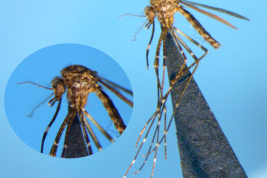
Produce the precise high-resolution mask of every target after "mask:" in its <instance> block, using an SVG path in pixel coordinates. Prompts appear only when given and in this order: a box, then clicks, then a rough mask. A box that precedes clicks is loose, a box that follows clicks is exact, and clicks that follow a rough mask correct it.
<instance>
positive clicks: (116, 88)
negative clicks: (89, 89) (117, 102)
mask: <svg viewBox="0 0 267 178" xmlns="http://www.w3.org/2000/svg"><path fill="white" fill-rule="evenodd" d="M96 78H97V79H98V82H99V83H101V84H102V85H104V86H105V87H106V88H107V89H109V90H110V91H111V92H112V93H114V94H115V95H116V96H118V97H119V98H120V99H121V100H123V101H124V102H125V103H127V104H128V105H129V106H131V107H133V102H132V101H130V100H129V99H128V98H126V97H125V96H123V95H122V94H121V93H120V92H119V90H121V91H123V92H125V93H127V94H129V95H131V96H133V92H132V91H131V90H129V89H126V88H124V87H122V86H120V85H118V84H116V83H114V82H111V81H109V80H107V79H104V78H102V77H100V76H98V75H97V76H96Z"/></svg>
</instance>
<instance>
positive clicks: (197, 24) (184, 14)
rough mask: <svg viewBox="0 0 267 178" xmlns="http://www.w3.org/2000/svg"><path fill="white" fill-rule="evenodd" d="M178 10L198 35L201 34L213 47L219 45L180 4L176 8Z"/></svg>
mask: <svg viewBox="0 0 267 178" xmlns="http://www.w3.org/2000/svg"><path fill="white" fill-rule="evenodd" d="M178 12H180V13H181V14H182V15H183V16H184V17H185V18H186V19H187V20H188V22H189V23H190V24H191V25H192V26H193V27H194V28H195V29H196V31H197V32H198V33H199V34H200V36H202V37H203V38H204V39H205V41H207V42H208V43H209V44H210V45H211V46H213V47H214V48H215V49H217V48H219V47H220V44H219V43H218V42H217V41H216V40H215V39H214V38H212V36H211V35H210V34H209V32H207V31H206V30H205V29H204V28H203V26H202V25H201V24H200V23H199V21H198V20H197V19H196V18H195V17H194V16H193V15H192V14H191V13H190V12H188V11H187V10H185V9H183V8H182V6H181V7H180V8H179V9H178Z"/></svg>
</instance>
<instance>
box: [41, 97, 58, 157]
mask: <svg viewBox="0 0 267 178" xmlns="http://www.w3.org/2000/svg"><path fill="white" fill-rule="evenodd" d="M60 105H61V99H59V101H58V105H57V109H56V112H55V114H54V116H53V118H52V120H51V121H50V123H49V124H48V126H47V127H46V129H45V132H44V134H43V138H42V144H41V153H43V148H44V141H45V138H46V135H47V133H48V131H49V129H50V127H51V125H52V124H53V123H54V121H55V120H56V118H57V115H58V112H59V110H60Z"/></svg>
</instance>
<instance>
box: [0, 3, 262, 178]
mask: <svg viewBox="0 0 267 178" xmlns="http://www.w3.org/2000/svg"><path fill="white" fill-rule="evenodd" d="M197 2H198V3H203V4H207V5H211V6H215V7H221V8H224V9H227V10H231V11H234V12H237V13H240V14H242V15H244V16H246V17H248V18H249V19H251V21H250V22H248V21H244V20H240V19H236V18H233V17H230V16H227V15H224V14H222V15H221V14H220V13H216V14H218V15H220V16H221V17H223V18H225V19H226V20H229V22H231V23H232V24H233V25H235V26H236V27H237V28H238V30H234V29H231V28H229V27H227V26H225V25H224V24H221V23H219V22H216V21H215V20H213V19H211V18H209V17H207V16H204V15H202V14H199V13H197V12H194V11H193V10H190V12H192V13H193V14H194V15H195V17H197V19H198V20H199V21H200V22H201V23H202V25H203V26H204V27H205V28H206V30H207V31H208V32H209V33H210V34H211V35H212V36H213V37H214V38H215V39H216V40H218V41H219V42H220V43H221V44H222V47H221V48H220V49H218V50H214V49H213V48H212V47H211V46H209V44H208V43H206V42H204V40H203V39H202V38H201V37H200V36H199V35H198V34H197V32H196V31H195V30H194V29H193V28H192V27H191V26H190V24H189V23H188V22H187V21H186V20H185V19H184V17H182V16H181V15H179V14H178V13H177V14H176V16H175V23H174V26H176V27H177V28H179V29H180V30H182V31H183V32H185V33H186V34H187V35H189V36H191V37H192V38H194V39H195V40H197V41H199V42H200V43H201V44H202V45H204V46H205V47H207V48H208V49H209V53H208V55H207V56H206V57H205V58H204V59H203V60H202V61H201V63H200V66H199V68H198V70H197V72H196V74H195V76H194V78H195V80H196V81H197V83H198V85H199V87H200V89H201V91H202V93H203V94H204V96H205V98H206V100H207V102H208V103H209V105H210V107H211V109H212V111H213V113H214V114H215V117H216V118H217V120H218V122H219V124H220V126H221V127H222V130H223V131H224V133H225V135H226V137H227V139H228V141H229V142H230V144H231V146H232V148H233V150H234V152H235V153H236V155H237V157H238V159H239V161H240V162H241V164H242V166H243V167H244V169H245V171H246V173H247V175H248V176H249V177H260V176H264V174H265V177H266V174H267V173H266V170H267V154H266V149H267V142H266V137H267V133H266V125H267V119H266V117H267V109H266V108H267V90H266V85H267V73H266V66H267V60H266V49H265V47H266V40H267V38H266V25H265V24H266V23H267V21H266V18H265V17H266V15H267V14H266V9H265V7H266V3H265V2H263V1H259V0H257V1H251V0H247V1H237V0H234V1H226V0H221V1H211V0H206V1H204V0H198V1H197ZM147 5H149V1H148V0H147V1H141V0H136V1H120V0H114V1H107V0H102V1H93V0H86V1H84V0H77V1H70V0H65V1H60V0H53V1H51V0H47V1H45V2H36V1H32V0H25V1H18V0H16V1H15V0H8V1H7V0H2V1H1V7H0V26H1V28H0V34H1V35H0V37H1V39H0V49H1V50H0V58H1V65H0V71H1V79H0V80H1V82H0V97H1V98H0V99H1V102H0V105H1V106H0V108H1V109H0V115H1V120H0V130H1V135H0V143H1V144H2V145H1V147H0V154H1V162H0V163H1V164H0V167H1V176H2V177H26V176H27V177H48V176H51V177H58V176H62V177H77V176H81V177H122V176H123V175H124V173H125V171H126V169H127V168H128V166H129V164H130V163H131V161H132V159H133V157H134V155H135V152H136V149H135V148H134V146H135V140H136V139H137V137H138V135H139V132H140V131H141V129H142V127H143V125H144V123H145V122H146V120H147V119H148V118H149V117H150V116H151V115H152V113H153V112H154V110H155V108H156V78H155V74H154V69H153V67H152V66H150V70H146V63H145V51H146V47H147V44H148V41H149V38H150V35H151V30H149V31H147V30H145V29H142V30H141V31H140V32H139V34H138V35H137V38H136V41H134V42H132V41H131V39H132V38H133V36H134V34H135V33H136V31H137V30H138V29H139V28H140V27H141V25H142V24H143V23H144V21H145V18H141V17H131V16H128V17H123V18H120V19H119V18H118V17H119V16H121V15H123V14H126V13H131V14H138V15H143V9H144V8H145V6H147ZM187 9H189V8H187ZM159 32H160V27H159V25H158V23H157V25H156V33H155V39H154V41H153V44H152V46H151V51H150V64H152V63H153V62H152V61H153V56H154V54H155V48H156V46H155V45H156V41H157V38H158V37H159ZM62 43H76V44H83V45H87V46H91V47H94V48H96V49H99V50H100V51H102V52H104V53H106V54H108V55H109V56H110V57H111V58H113V59H115V60H116V62H117V63H118V64H119V65H120V66H121V67H122V68H123V69H124V71H125V72H126V74H127V76H128V77H129V80H130V82H131V85H132V89H133V91H134V94H135V96H134V102H135V106H134V109H133V114H132V118H131V120H130V122H129V124H128V129H127V130H126V131H125V133H124V134H123V135H122V136H121V137H120V139H118V140H117V141H116V143H114V144H112V145H111V146H109V147H108V148H106V149H105V150H104V151H102V152H101V153H98V154H95V155H93V156H90V157H86V158H79V159H70V160H66V159H58V158H52V157H49V156H46V155H43V154H40V153H38V152H37V151H34V150H33V149H32V148H31V147H29V146H28V145H27V144H25V143H24V142H23V141H22V140H21V139H20V137H18V136H17V135H16V134H15V132H14V131H13V129H12V128H11V126H10V124H9V122H8V119H7V117H6V114H5V110H4V107H5V106H4V95H5V89H6V86H7V83H8V80H9V78H10V76H11V74H12V72H13V71H14V70H15V68H16V67H17V66H18V65H19V64H20V63H21V62H22V61H23V60H24V59H25V58H26V57H28V56H29V55H30V54H32V53H34V52H36V51H37V50H40V49H42V48H44V47H47V46H51V45H55V44H62ZM186 43H187V44H189V45H190V48H191V49H192V50H193V51H194V52H195V53H196V54H197V55H198V56H199V55H200V54H201V51H200V50H199V49H197V48H195V47H194V46H193V45H192V44H190V42H188V41H186ZM187 56H188V57H189V55H187ZM189 62H192V61H189ZM61 63H62V61H61ZM69 64H70V63H66V64H62V66H57V67H60V68H63V67H65V66H67V65H69ZM51 65H52V64H51ZM87 67H89V68H90V66H87ZM56 71H58V70H56ZM56 75H59V73H57V74H56ZM53 76H54V75H53ZM25 79H26V80H33V81H36V79H38V81H40V79H39V76H38V77H37V76H31V78H25ZM18 82H20V81H18ZM40 82H42V83H43V84H48V83H49V81H48V80H44V81H43V80H42V81H40ZM22 88H33V86H29V85H27V87H22ZM39 91H40V90H39ZM40 92H41V91H40ZM45 96H46V95H45V94H43V95H42V96H41V97H40V99H38V100H35V101H34V103H32V102H30V101H29V104H27V105H30V108H32V107H34V106H35V104H38V102H39V101H42V99H44V98H45ZM168 107H169V108H170V107H171V105H170V102H169V105H168ZM49 109H50V108H49ZM169 111H170V109H169ZM14 112H16V109H15V111H14ZM17 112H18V111H17ZM27 112H28V110H27ZM27 112H26V113H27ZM169 115H170V114H169ZM18 119H20V118H18ZM49 119H50V118H49ZM25 122H26V121H25ZM42 131H43V130H42ZM148 140H149V139H148ZM167 140H168V160H167V161H165V160H164V154H163V147H161V149H160V150H159V156H158V159H157V164H156V170H155V172H154V177H155V178H158V177H160V178H161V177H164V176H166V175H168V177H178V176H179V177H182V173H181V169H180V161H179V153H178V150H177V141H176V136H175V129H174V125H172V128H171V130H170V132H169V134H168V137H167ZM147 145H149V143H147ZM145 151H146V149H144V150H143V152H142V153H141V154H144V153H145ZM140 158H141V157H140ZM152 160H153V159H150V161H149V162H147V165H146V166H145V168H144V170H143V171H141V172H140V173H139V175H136V176H135V177H137V176H139V177H149V176H150V174H151V167H152ZM141 163H142V158H141V159H138V160H137V161H136V163H135V164H134V166H133V168H132V169H131V170H130V173H129V174H128V176H127V177H134V176H132V173H133V172H134V171H135V170H137V169H138V168H139V166H140V164H141Z"/></svg>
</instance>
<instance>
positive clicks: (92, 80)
mask: <svg viewBox="0 0 267 178" xmlns="http://www.w3.org/2000/svg"><path fill="white" fill-rule="evenodd" d="M61 76H62V77H60V76H57V77H55V78H53V80H52V82H51V83H52V84H51V85H52V88H47V87H44V86H41V85H38V84H36V83H33V82H29V81H25V82H22V83H18V84H25V83H30V84H33V85H36V86H38V87H41V88H45V89H49V90H53V93H52V94H51V95H50V96H49V98H50V97H52V96H53V95H54V97H53V98H52V99H51V100H50V101H49V102H48V105H50V106H51V107H52V106H53V105H54V104H55V103H56V102H58V104H57V108H56V112H55V114H54V116H53V118H52V120H51V121H50V123H49V124H48V126H47V127H46V130H45V132H44V134H43V137H42V144H41V153H43V147H44V142H45V138H46V136H47V133H48V131H49V129H50V127H51V126H52V124H53V122H54V121H55V119H56V117H57V115H58V112H59V110H60V105H61V100H62V95H63V94H64V93H65V92H66V93H67V99H68V102H69V112H68V114H67V116H66V118H65V119H64V121H63V123H62V125H61V127H60V128H59V130H58V132H57V135H56V138H55V141H54V143H53V146H52V148H51V150H50V154H49V155H50V156H53V157H55V156H56V152H57V148H58V143H59V140H60V138H61V135H62V133H63V131H64V129H65V127H66V125H67V129H66V135H65V140H64V147H63V151H62V155H61V157H65V151H66V149H67V141H68V137H69V133H70V128H71V125H72V122H73V120H74V118H75V116H76V114H77V115H78V116H79V120H80V123H81V128H82V132H83V138H84V140H85V141H86V145H87V148H88V151H89V155H92V154H93V151H92V147H91V143H90V140H89V136H88V134H87V132H88V133H89V135H90V136H91V138H92V139H93V141H94V143H95V145H96V147H97V148H98V150H99V151H101V150H102V147H101V145H100V143H99V140H98V139H97V137H96V135H95V133H94V131H93V130H92V128H91V126H90V124H89V122H88V121H87V119H86V117H87V118H89V120H90V121H91V122H92V123H93V124H94V125H95V126H96V127H97V128H98V129H99V130H100V131H101V133H102V134H103V135H104V136H105V137H106V138H107V139H108V140H109V141H110V142H111V143H113V142H114V140H113V138H112V137H111V136H110V135H109V134H108V133H107V132H106V131H105V130H104V129H103V128H102V127H101V126H100V125H99V124H98V123H97V121H96V120H95V119H94V118H93V117H92V116H91V115H90V114H89V113H88V112H87V111H86V110H85V108H84V107H85V105H86V104H87V100H88V95H89V94H90V93H95V94H96V95H97V97H98V98H99V99H100V100H101V102H102V104H103V106H104V108H105V110H106V111H107V112H108V115H109V117H110V119H111V120H112V122H113V125H114V126H115V128H116V129H117V130H118V132H119V134H122V133H123V132H124V130H125V129H126V125H125V124H124V122H123V119H122V118H121V116H120V114H119V111H118V109H117V108H116V107H115V105H114V104H113V102H112V100H111V99H110V97H109V96H108V95H107V94H106V93H105V92H104V91H103V88H104V87H105V88H107V89H108V90H110V91H111V92H113V93H114V94H115V95H116V96H117V97H119V98H120V99H121V100H122V101H124V102H125V103H127V104H128V105H129V106H130V107H133V102H132V101H130V100H129V99H127V98H126V97H125V96H124V95H122V94H121V93H120V92H119V91H118V90H121V91H123V92H125V93H127V94H129V95H133V93H132V91H130V90H128V89H125V88H123V87H121V86H119V85H117V84H115V83H113V82H111V81H109V80H107V79H104V78H102V77H100V76H99V75H98V74H97V72H96V71H92V70H90V69H88V68H86V67H84V66H82V65H71V66H68V67H66V68H64V69H62V70H61ZM37 107H38V106H37ZM35 109H36V108H35ZM85 116H86V117H85Z"/></svg>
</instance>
